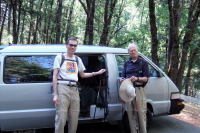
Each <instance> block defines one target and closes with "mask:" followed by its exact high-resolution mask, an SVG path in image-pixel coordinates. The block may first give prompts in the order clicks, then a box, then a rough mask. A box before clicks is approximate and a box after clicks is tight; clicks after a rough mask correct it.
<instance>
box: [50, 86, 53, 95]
mask: <svg viewBox="0 0 200 133" xmlns="http://www.w3.org/2000/svg"><path fill="white" fill-rule="evenodd" d="M49 94H51V95H53V86H51V89H50V91H49Z"/></svg>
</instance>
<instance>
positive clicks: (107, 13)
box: [99, 0, 117, 46]
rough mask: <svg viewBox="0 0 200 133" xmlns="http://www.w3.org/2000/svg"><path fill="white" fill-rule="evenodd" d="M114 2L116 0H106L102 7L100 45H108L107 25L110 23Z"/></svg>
mask: <svg viewBox="0 0 200 133" xmlns="http://www.w3.org/2000/svg"><path fill="white" fill-rule="evenodd" d="M116 4H117V0H106V3H105V9H104V24H103V32H102V34H101V37H100V42H99V44H100V45H104V46H108V43H107V39H108V32H109V26H110V24H111V20H112V16H113V13H114V10H115V6H116Z"/></svg>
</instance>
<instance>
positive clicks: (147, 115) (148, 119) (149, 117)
mask: <svg viewBox="0 0 200 133" xmlns="http://www.w3.org/2000/svg"><path fill="white" fill-rule="evenodd" d="M146 118H147V130H149V128H150V127H151V123H152V119H153V116H152V112H151V110H150V109H149V108H147V113H146Z"/></svg>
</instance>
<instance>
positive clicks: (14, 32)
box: [10, 0, 18, 44]
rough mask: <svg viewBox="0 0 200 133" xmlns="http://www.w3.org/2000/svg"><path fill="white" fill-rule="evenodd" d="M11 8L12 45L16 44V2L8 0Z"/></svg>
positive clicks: (15, 0)
mask: <svg viewBox="0 0 200 133" xmlns="http://www.w3.org/2000/svg"><path fill="white" fill-rule="evenodd" d="M10 3H11V7H12V9H13V20H12V22H13V44H17V40H18V34H17V0H10Z"/></svg>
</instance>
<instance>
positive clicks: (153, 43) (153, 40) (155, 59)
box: [149, 0, 159, 66]
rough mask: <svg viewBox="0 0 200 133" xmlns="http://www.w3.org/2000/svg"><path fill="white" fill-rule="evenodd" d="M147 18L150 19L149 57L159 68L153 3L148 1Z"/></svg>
mask: <svg viewBox="0 0 200 133" xmlns="http://www.w3.org/2000/svg"><path fill="white" fill-rule="evenodd" d="M149 17H150V28H151V56H152V61H153V62H154V63H155V64H156V65H158V66H159V59H158V38H157V27H156V17H155V2H154V0H149Z"/></svg>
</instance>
